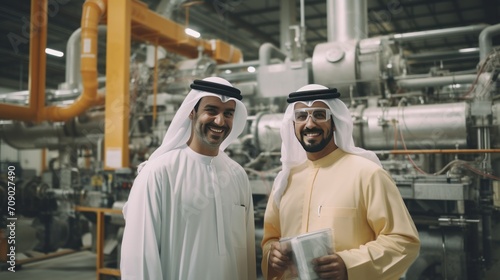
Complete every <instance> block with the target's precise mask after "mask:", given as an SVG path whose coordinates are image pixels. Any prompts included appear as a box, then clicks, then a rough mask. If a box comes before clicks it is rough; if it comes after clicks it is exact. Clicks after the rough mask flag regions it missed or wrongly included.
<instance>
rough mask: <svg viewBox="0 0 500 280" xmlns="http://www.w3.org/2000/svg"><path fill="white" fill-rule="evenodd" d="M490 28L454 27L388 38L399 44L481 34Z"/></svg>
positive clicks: (480, 25)
mask: <svg viewBox="0 0 500 280" xmlns="http://www.w3.org/2000/svg"><path fill="white" fill-rule="evenodd" d="M486 27H488V25H487V24H476V25H470V26H464V27H452V28H445V29H435V30H428V31H417V32H408V33H400V34H393V35H389V36H388V38H389V39H391V40H395V41H398V42H409V41H418V40H422V39H431V38H442V37H447V36H460V35H465V34H474V33H479V32H481V31H482V30H483V29H485V28H486Z"/></svg>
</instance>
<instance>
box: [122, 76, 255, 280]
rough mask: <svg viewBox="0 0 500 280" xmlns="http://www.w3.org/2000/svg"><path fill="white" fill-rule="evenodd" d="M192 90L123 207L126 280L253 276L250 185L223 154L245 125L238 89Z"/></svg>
mask: <svg viewBox="0 0 500 280" xmlns="http://www.w3.org/2000/svg"><path fill="white" fill-rule="evenodd" d="M191 88H192V90H191V91H190V92H189V94H188V95H187V96H186V98H185V100H184V102H183V104H182V105H181V107H180V108H179V110H178V111H177V113H176V115H175V117H174V119H173V120H172V123H171V125H170V127H169V129H168V131H167V132H166V135H165V138H164V141H163V143H162V145H161V146H160V147H159V148H158V149H157V150H156V151H155V152H154V153H153V154H152V155H151V156H150V158H149V160H148V161H147V162H146V163H144V164H141V166H140V167H139V174H138V176H137V178H136V180H135V182H134V185H133V187H132V190H131V193H130V195H129V198H128V201H127V203H126V205H125V207H124V209H123V213H124V216H125V221H126V225H125V231H124V236H123V241H122V249H121V263H120V270H121V277H122V279H123V280H126V279H155V280H158V279H172V280H174V279H175V280H177V279H196V280H197V279H213V280H223V279H255V278H256V266H255V261H256V259H255V229H254V216H253V203H252V192H251V188H250V186H249V183H248V177H247V175H246V173H245V171H244V170H243V168H242V167H241V166H240V165H238V164H237V163H236V162H235V161H233V160H232V159H231V158H229V157H228V156H227V155H226V154H225V153H224V149H225V148H226V147H227V146H228V145H229V144H230V143H231V142H232V141H234V140H235V139H236V138H237V137H238V135H239V134H240V133H241V132H242V131H243V128H244V126H245V122H246V118H247V112H246V109H245V106H244V105H243V103H242V102H241V101H240V100H241V95H240V91H239V90H238V89H236V88H234V87H232V85H231V84H230V83H229V82H227V81H226V80H224V79H221V78H217V77H211V78H206V79H204V80H195V81H194V83H193V84H192V85H191ZM233 128H234V129H233Z"/></svg>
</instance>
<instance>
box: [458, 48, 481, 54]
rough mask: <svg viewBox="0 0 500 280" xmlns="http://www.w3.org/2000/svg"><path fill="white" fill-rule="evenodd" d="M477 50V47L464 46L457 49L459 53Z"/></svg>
mask: <svg viewBox="0 0 500 280" xmlns="http://www.w3.org/2000/svg"><path fill="white" fill-rule="evenodd" d="M476 51H479V48H465V49H459V50H458V52H459V53H468V52H476Z"/></svg>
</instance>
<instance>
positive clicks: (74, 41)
mask: <svg viewBox="0 0 500 280" xmlns="http://www.w3.org/2000/svg"><path fill="white" fill-rule="evenodd" d="M97 28H98V32H99V34H102V33H104V32H105V31H106V30H107V27H106V26H105V25H99V26H98V27H97ZM81 34H82V29H81V28H78V29H77V30H75V31H74V32H73V34H71V36H70V37H69V40H68V43H67V44H66V85H67V86H68V88H76V87H78V85H79V84H80V83H81V78H80V68H81V67H80V54H81V48H80V44H81V41H82V40H81Z"/></svg>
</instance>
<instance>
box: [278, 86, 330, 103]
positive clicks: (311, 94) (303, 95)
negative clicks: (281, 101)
mask: <svg viewBox="0 0 500 280" xmlns="http://www.w3.org/2000/svg"><path fill="white" fill-rule="evenodd" d="M339 97H340V93H339V92H337V89H336V88H328V89H315V90H307V91H297V92H292V93H290V95H288V98H287V100H286V102H288V103H293V102H297V101H311V100H317V99H333V98H339Z"/></svg>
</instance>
